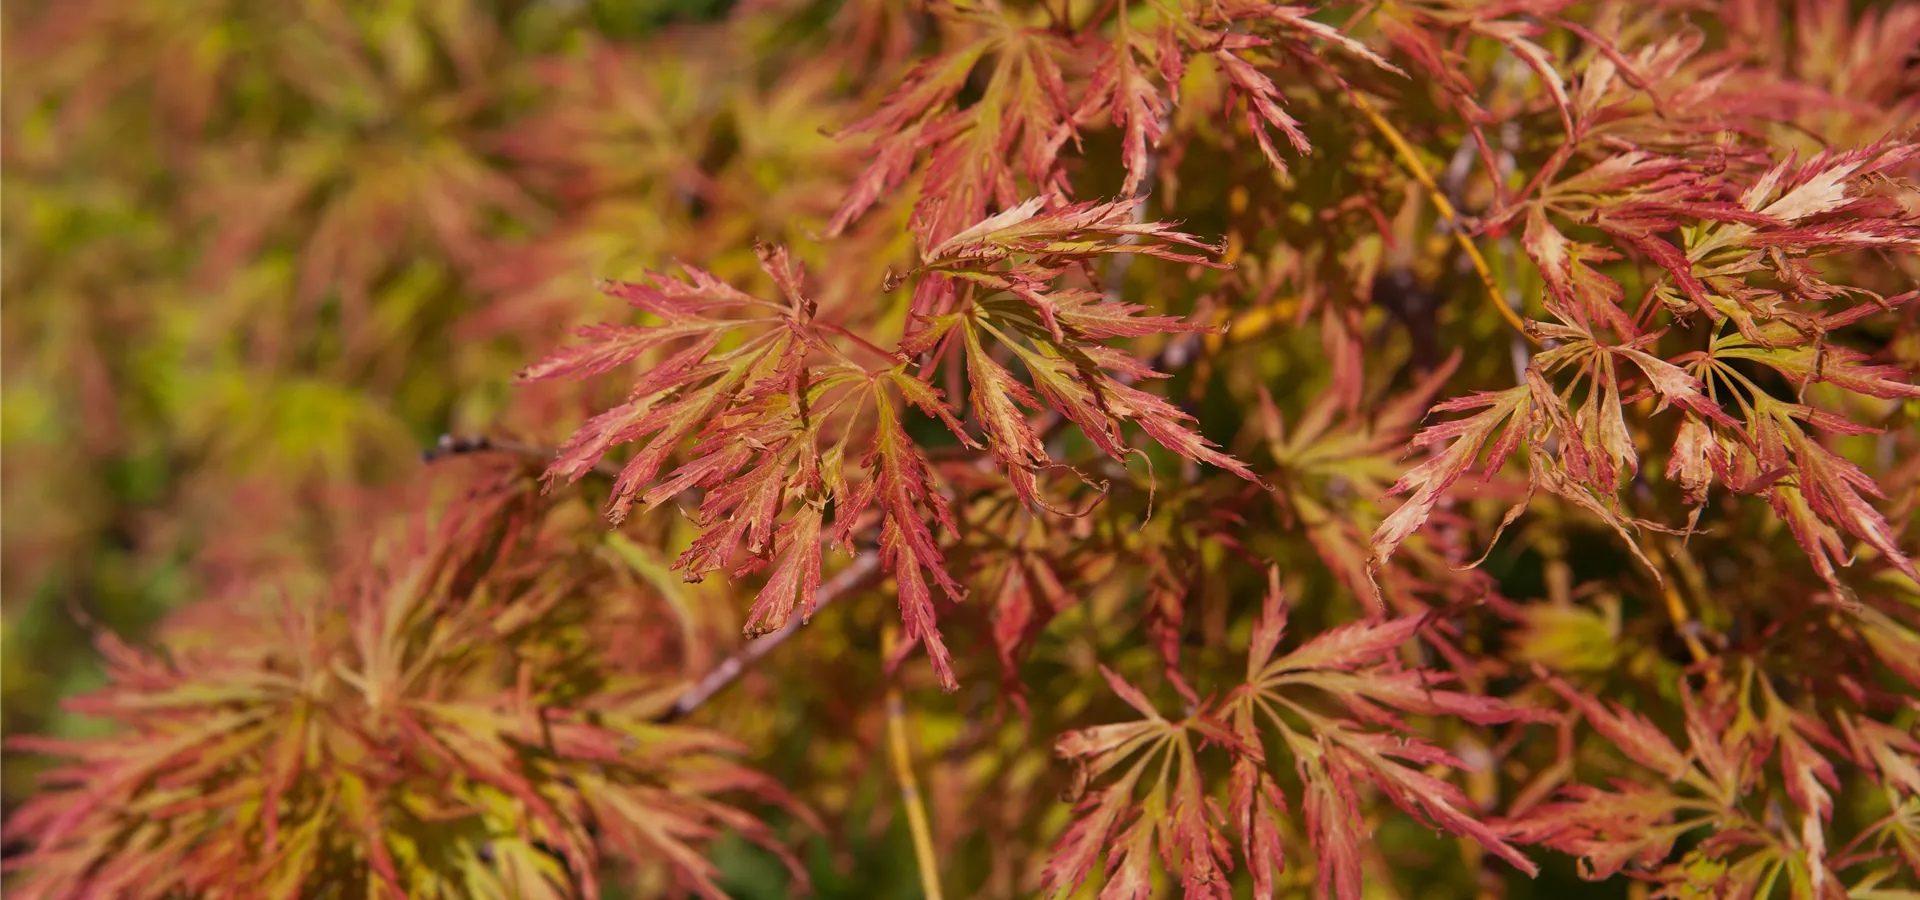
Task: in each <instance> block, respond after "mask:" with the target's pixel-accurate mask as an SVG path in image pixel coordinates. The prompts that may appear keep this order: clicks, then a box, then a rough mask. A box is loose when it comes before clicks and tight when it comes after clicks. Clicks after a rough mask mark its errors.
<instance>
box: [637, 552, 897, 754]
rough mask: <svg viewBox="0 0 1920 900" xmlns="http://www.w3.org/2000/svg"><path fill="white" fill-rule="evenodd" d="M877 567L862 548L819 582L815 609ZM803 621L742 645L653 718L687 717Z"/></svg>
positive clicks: (791, 622)
mask: <svg viewBox="0 0 1920 900" xmlns="http://www.w3.org/2000/svg"><path fill="white" fill-rule="evenodd" d="M879 566H880V556H879V554H878V553H876V552H874V551H872V550H867V551H863V552H862V553H861V554H860V555H858V556H855V557H854V558H853V562H852V563H851V564H849V565H848V566H847V567H846V568H844V569H841V570H840V573H839V574H837V575H835V576H833V578H832V579H831V580H829V581H828V582H827V583H826V584H823V585H821V586H820V590H819V591H817V592H816V593H815V594H814V601H813V609H814V611H815V612H818V611H820V610H822V609H825V608H826V607H827V605H828V604H830V603H832V602H833V601H834V600H836V599H838V598H839V597H840V596H841V595H842V594H845V593H847V592H848V591H851V590H853V589H854V588H856V587H859V586H860V583H861V582H862V581H864V580H866V577H867V576H868V575H871V574H873V572H874V570H876V569H878V568H879ZM803 624H805V623H803V622H802V621H801V620H800V619H791V620H789V621H788V622H787V624H786V625H784V626H782V627H781V628H780V630H778V631H775V632H773V633H771V634H767V635H763V636H761V637H758V638H755V639H753V640H751V641H749V642H748V643H747V645H746V646H744V647H741V648H740V649H739V650H738V651H735V652H734V654H733V655H732V656H729V657H727V658H726V659H725V660H724V661H722V662H721V663H720V664H719V665H717V666H715V667H713V668H712V669H711V670H709V671H708V672H707V674H706V675H704V676H702V677H701V679H700V680H699V681H698V682H696V683H695V684H694V685H693V686H692V687H690V688H687V690H686V691H685V692H683V693H682V694H681V695H680V699H678V700H675V701H674V702H673V707H672V708H670V709H668V710H667V711H666V712H664V713H661V714H660V716H659V717H658V718H656V719H655V720H654V721H656V722H663V723H664V722H672V721H674V720H677V719H683V718H686V716H687V715H688V714H689V713H691V712H693V711H694V710H696V709H699V708H700V706H701V705H702V704H704V703H706V702H707V701H708V700H711V699H713V696H714V695H715V694H718V693H720V691H722V690H724V689H725V688H726V687H727V685H730V684H732V683H734V682H735V681H738V680H739V679H740V676H741V675H743V674H745V673H746V671H747V667H749V666H751V665H753V664H754V662H755V661H757V660H758V659H760V657H762V656H765V655H767V654H768V653H771V652H773V649H774V648H775V647H778V646H780V645H781V644H783V643H786V640H787V638H790V637H793V635H794V633H795V632H797V631H799V630H800V628H801V626H802V625H803Z"/></svg>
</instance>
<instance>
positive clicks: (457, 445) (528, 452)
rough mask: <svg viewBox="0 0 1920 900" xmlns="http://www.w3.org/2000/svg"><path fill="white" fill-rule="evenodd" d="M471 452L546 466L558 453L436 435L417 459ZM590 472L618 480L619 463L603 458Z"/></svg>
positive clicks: (487, 439)
mask: <svg viewBox="0 0 1920 900" xmlns="http://www.w3.org/2000/svg"><path fill="white" fill-rule="evenodd" d="M471 453H506V454H509V455H512V456H519V457H524V458H526V459H531V460H537V461H539V462H542V463H546V464H548V465H551V464H552V463H553V461H554V460H555V459H558V458H559V457H560V451H558V450H555V449H554V448H552V447H540V446H535V445H533V444H523V443H520V442H519V441H507V440H501V439H499V438H490V437H487V436H486V435H478V436H473V437H454V436H453V435H451V434H443V435H441V436H440V440H439V441H438V442H437V443H435V444H434V446H433V449H431V450H427V451H425V452H423V453H421V454H420V458H421V459H422V460H424V461H426V462H433V461H435V460H439V459H445V458H447V457H449V456H465V455H467V454H471ZM593 473H594V474H595V475H604V476H606V477H608V478H618V477H620V464H619V463H616V462H614V461H612V460H607V459H603V460H601V461H599V462H597V463H595V464H594V466H593Z"/></svg>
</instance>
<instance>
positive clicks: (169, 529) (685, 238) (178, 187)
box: [0, 0, 847, 806]
mask: <svg viewBox="0 0 1920 900" xmlns="http://www.w3.org/2000/svg"><path fill="white" fill-rule="evenodd" d="M727 5H728V4H725V3H720V2H716V0H657V2H602V0H595V2H512V0H507V2H492V0H401V2H384V0H382V2H350V3H335V2H296V3H290V4H258V3H250V2H233V0H186V2H178V3H176V2H132V3H129V2H123V0H103V2H95V0H83V2H77V3H69V2H58V3H35V2H21V3H9V4H7V5H6V8H5V14H4V15H5V18H4V23H3V26H0V27H3V28H4V38H5V47H4V50H5V54H4V55H5V60H4V65H5V68H4V73H3V74H4V79H5V91H6V95H5V103H4V126H5V138H4V145H3V148H0V150H3V152H4V163H5V164H4V172H3V173H0V188H3V190H0V197H3V201H0V229H4V233H5V242H4V260H3V261H0V266H3V267H4V274H3V275H0V279H3V280H0V292H4V295H5V300H6V302H5V320H4V331H3V335H4V347H3V349H4V373H3V374H4V387H3V388H0V391H3V393H0V453H3V454H4V468H3V469H0V476H3V477H4V493H5V497H6V509H5V517H4V523H3V525H0V527H4V554H5V556H4V561H3V564H4V583H3V584H0V590H3V591H4V602H3V603H0V635H3V639H4V642H5V645H4V651H3V655H4V660H5V669H4V671H3V672H0V685H3V686H4V688H3V689H4V698H0V699H3V700H4V704H3V709H4V718H3V720H0V730H4V731H5V732H6V733H8V734H18V733H21V732H23V731H36V732H42V731H44V732H51V733H54V734H74V733H77V732H79V731H82V730H84V729H85V728H86V724H85V723H84V721H82V720H78V719H74V718H71V717H69V716H67V715H65V714H63V713H61V712H60V711H59V710H58V708H57V700H58V698H60V697H63V696H69V695H72V694H74V693H75V692H77V691H79V690H82V689H84V688H86V687H89V686H91V685H93V684H95V683H97V681H98V678H99V675H98V672H99V667H98V661H97V659H96V657H95V656H94V654H93V651H92V648H91V644H90V642H89V640H88V628H89V627H92V626H93V625H96V624H97V626H98V627H103V628H106V629H110V630H112V631H115V632H119V633H122V634H129V635H139V634H141V633H142V632H143V630H145V629H147V628H149V627H150V626H151V625H152V624H153V623H155V622H156V621H158V620H159V618H160V617H161V616H162V615H163V614H164V613H165V612H166V611H167V610H169V609H173V608H176V607H178V606H179V605H181V604H182V602H183V601H184V600H186V599H189V598H191V597H194V596H198V595H200V594H201V593H203V591H204V588H205V584H206V582H207V580H208V579H210V578H217V577H220V575H219V573H218V569H219V563H220V562H221V561H222V560H223V557H222V556H221V554H220V550H221V547H222V545H223V542H224V543H225V544H235V543H236V542H237V541H238V539H240V538H243V537H247V536H252V535H259V534H262V533H265V532H268V531H275V533H280V532H279V530H278V529H277V526H278V525H280V524H283V523H289V520H296V521H293V522H292V523H291V524H293V525H295V526H297V525H298V524H299V523H298V521H297V520H299V519H301V518H302V516H303V514H308V515H309V518H312V516H311V515H310V511H311V510H314V509H316V508H318V505H319V504H318V503H316V502H315V501H316V498H317V497H319V496H320V495H321V494H322V493H325V492H329V491H334V490H338V488H339V486H340V485H367V486H377V485H381V484H384V483H388V482H390V481H393V480H395V479H397V478H400V477H403V476H406V475H408V474H409V473H412V472H414V471H415V469H416V467H417V466H418V465H419V463H418V461H417V460H418V457H419V452H420V450H421V448H423V447H426V446H430V445H431V444H432V442H433V440H434V438H435V437H436V436H438V435H439V434H441V433H443V432H447V431H457V432H470V431H471V432H477V431H484V430H486V429H489V428H492V427H495V426H498V425H501V424H503V423H502V422H501V421H500V420H501V417H502V415H503V412H502V409H503V404H504V401H505V398H506V396H507V389H506V384H507V382H508V380H509V379H510V378H511V377H512V376H513V373H514V372H515V370H516V369H517V368H518V367H519V366H520V365H521V364H523V363H524V362H525V360H526V359H527V358H528V356H529V354H530V352H531V351H529V349H528V348H529V346H530V344H531V345H534V346H539V345H543V344H544V343H545V342H546V340H547V339H549V338H550V337H551V336H553V335H556V334H558V333H559V332H560V331H561V330H562V329H563V328H565V327H566V326H567V325H568V324H569V323H570V322H571V321H573V320H575V319H577V318H582V317H597V315H598V314H599V313H602V312H604V310H603V309H594V308H590V307H591V305H592V304H595V303H596V302H597V301H596V299H595V297H594V295H593V292H592V291H591V290H590V289H589V288H588V276H589V275H590V274H592V275H610V276H618V275H620V274H621V273H623V272H627V271H628V270H631V269H634V268H636V267H638V266H641V265H653V264H658V263H660V262H662V261H663V259H664V258H665V257H666V256H668V255H670V254H672V253H674V252H676V251H677V252H680V253H683V254H688V253H698V254H699V255H701V256H705V255H707V254H705V253H703V252H701V251H700V249H699V248H700V247H701V245H702V244H703V243H706V242H709V241H711V242H712V244H713V245H715V246H719V245H726V244H737V243H738V242H737V241H734V240H732V239H731V238H725V239H721V238H716V237H715V236H713V235H711V234H702V233H701V229H699V228H696V227H693V220H694V219H695V218H697V217H698V215H699V211H698V210H697V209H695V206H696V205H697V204H698V203H699V201H700V198H701V196H702V195H703V194H705V193H708V192H717V191H718V192H735V193H739V192H752V191H763V190H764V191H766V192H767V193H768V194H769V197H768V198H767V199H768V201H769V202H768V203H767V204H766V205H765V206H764V207H763V208H764V210H765V212H766V215H767V216H768V218H769V220H771V221H779V220H780V219H782V218H784V217H785V215H786V214H787V213H788V211H789V210H790V208H791V206H792V205H793V204H801V205H804V204H805V203H806V202H807V201H806V199H805V198H804V197H790V196H789V195H790V194H792V193H795V192H799V193H804V192H805V187H806V185H808V184H809V177H810V175H809V171H808V170H810V169H812V165H813V163H815V162H816V161H817V157H818V156H819V154H820V153H822V152H824V151H822V149H821V148H822V147H823V146H824V145H825V144H826V140H825V138H824V137H821V136H820V135H819V129H820V128H821V127H822V126H825V125H828V124H830V122H829V121H828V118H827V117H828V116H831V115H833V113H834V109H833V107H831V106H828V105H820V104H817V103H815V102H814V101H815V97H813V96H809V95H808V94H807V92H812V93H813V94H816V95H818V94H823V93H825V92H828V91H834V92H836V93H846V92H847V85H846V84H845V83H844V80H842V81H841V82H834V81H833V80H832V79H822V78H815V79H814V80H813V81H811V82H808V83H806V84H792V83H788V84H786V85H784V86H769V85H768V84H767V81H768V79H765V78H763V77H762V76H763V75H764V73H765V72H766V71H768V66H770V65H773V64H776V62H777V60H778V58H779V55H778V54H773V53H768V52H765V51H766V50H767V49H768V47H769V45H770V42H773V43H778V42H777V41H773V39H772V37H771V36H755V35H753V34H751V33H750V32H751V28H752V25H751V23H743V24H742V25H740V26H738V27H736V28H733V29H732V30H724V31H718V32H717V33H716V29H723V28H726V26H724V25H723V24H720V22H719V20H720V19H721V17H722V15H723V14H724V13H725V12H727V9H726V7H727ZM817 18H822V20H824V17H817ZM743 31H745V32H748V33H744V34H743V33H740V32H743ZM791 37H793V36H792V35H788V36H786V37H785V38H783V39H782V40H785V39H787V38H791ZM802 49H803V48H801V47H800V46H798V45H795V47H794V52H802ZM749 118H750V119H752V120H755V121H766V120H774V121H781V120H798V119H805V120H806V121H794V122H793V129H792V130H793V131H795V132H796V133H797V134H798V139H797V140H794V141H782V142H780V143H779V144H777V145H771V146H767V145H762V143H761V142H760V141H759V140H758V139H757V138H756V137H753V136H744V135H745V134H746V132H747V129H743V128H740V127H738V125H737V123H739V122H741V121H745V120H747V119H749ZM723 144H724V147H723V146H722V145H723ZM715 152H719V153H722V154H724V156H725V158H724V159H722V158H717V157H713V156H712V154H713V153H715ZM813 183H815V184H817V180H816V181H815V182H813ZM795 185H798V186H800V187H798V188H796V187H795ZM709 202H710V201H709ZM783 202H784V205H783ZM829 202H831V197H830V196H827V197H824V198H821V199H819V200H818V201H817V203H816V204H815V205H818V204H824V203H829ZM754 224H756V225H758V224H761V223H754ZM729 227H740V228H747V227H748V226H745V225H741V226H731V225H730V226H729ZM749 230H750V229H749ZM768 236H775V235H771V234H770V235H768ZM716 265H718V263H716ZM628 274H631V273H630V272H628ZM556 402H557V401H556ZM553 408H554V409H556V410H557V409H562V408H565V407H561V406H555V407H553ZM518 409H519V411H520V412H521V413H522V414H524V415H528V416H530V417H532V420H533V421H531V422H529V423H522V425H523V427H525V428H532V429H536V430H537V427H538V420H539V418H540V416H541V415H542V412H541V409H542V408H541V406H540V404H539V403H538V402H536V403H532V404H522V405H520V406H519V407H518ZM562 424H564V423H562ZM306 524H307V525H309V526H313V525H316V524H318V523H316V522H308V523H306ZM285 533H287V534H289V535H297V534H299V531H298V528H297V527H296V528H295V529H294V530H293V531H287V532H285ZM258 543H259V542H258V541H253V542H251V544H254V545H257V544H258ZM236 552H238V553H240V554H241V555H243V556H252V557H258V556H260V555H261V554H262V552H263V551H262V550H261V549H260V548H259V547H258V546H251V545H250V546H247V547H244V548H237V549H236ZM189 560H194V563H193V564H191V565H189V564H188V561H189ZM225 561H226V562H231V563H233V564H236V565H242V564H244V561H241V560H225ZM25 764H26V762H25V761H24V760H22V759H20V758H17V757H14V756H11V755H10V756H9V757H8V759H7V761H6V767H7V768H6V770H5V773H4V774H5V778H4V783H5V799H6V802H7V804H8V805H9V806H11V805H12V804H15V803H17V802H18V800H19V799H20V798H21V796H22V795H23V793H24V792H25V791H27V790H30V789H31V785H32V778H31V777H30V774H31V773H30V771H29V770H28V769H26V768H23V766H24V765H25Z"/></svg>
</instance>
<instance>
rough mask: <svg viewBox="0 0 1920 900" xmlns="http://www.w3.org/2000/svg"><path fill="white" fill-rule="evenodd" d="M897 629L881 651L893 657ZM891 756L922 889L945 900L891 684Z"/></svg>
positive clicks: (901, 710)
mask: <svg viewBox="0 0 1920 900" xmlns="http://www.w3.org/2000/svg"><path fill="white" fill-rule="evenodd" d="M894 630H895V629H894V626H892V625H888V626H887V630H886V631H884V632H882V634H881V640H880V642H881V644H882V645H883V646H882V647H881V650H880V652H881V653H882V654H884V655H888V656H891V655H892V654H893V644H894V640H895V638H894ZM887 755H888V756H890V757H892V758H893V773H894V775H895V777H897V778H899V779H900V802H901V803H902V804H904V805H905V806H906V808H907V830H908V831H910V832H912V833H913V856H914V860H915V861H916V862H917V863H919V868H920V889H921V891H922V892H923V893H924V894H925V895H926V898H927V900H941V894H940V863H939V860H938V859H936V858H935V857H934V855H933V830H932V828H930V827H929V826H928V825H927V805H926V802H925V801H924V800H922V799H921V797H920V780H919V779H918V778H916V777H915V776H914V774H913V757H912V754H911V751H910V750H909V748H908V745H907V714H906V704H905V703H904V702H902V701H901V699H900V688H899V687H898V686H896V685H894V684H892V683H889V684H888V685H887Z"/></svg>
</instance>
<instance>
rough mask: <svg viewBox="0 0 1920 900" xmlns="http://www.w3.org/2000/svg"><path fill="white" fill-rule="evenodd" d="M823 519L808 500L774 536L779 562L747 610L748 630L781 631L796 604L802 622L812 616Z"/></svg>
mask: <svg viewBox="0 0 1920 900" xmlns="http://www.w3.org/2000/svg"><path fill="white" fill-rule="evenodd" d="M820 518H821V515H820V509H819V508H818V507H816V506H814V505H813V504H810V503H809V504H805V505H803V506H802V507H801V509H800V511H799V512H798V513H795V514H794V516H793V518H791V519H788V520H787V522H786V523H785V524H783V525H781V526H780V530H779V531H778V532H777V533H776V535H775V537H774V542H775V551H776V552H777V553H778V554H779V555H780V563H779V565H777V566H775V567H774V570H773V574H772V575H770V576H768V577H767V583H766V585H765V586H764V587H762V588H761V589H760V594H759V596H757V597H755V598H754V601H753V608H752V609H749V610H748V611H747V624H746V628H745V630H746V633H748V634H766V633H768V632H771V631H778V630H780V629H781V628H782V627H784V626H785V625H786V624H787V618H788V617H789V616H790V615H792V614H793V608H794V606H795V605H796V604H798V605H799V606H800V619H801V621H806V620H807V619H808V618H810V617H812V615H813V603H814V596H815V594H816V593H817V592H818V591H819V589H820Z"/></svg>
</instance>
